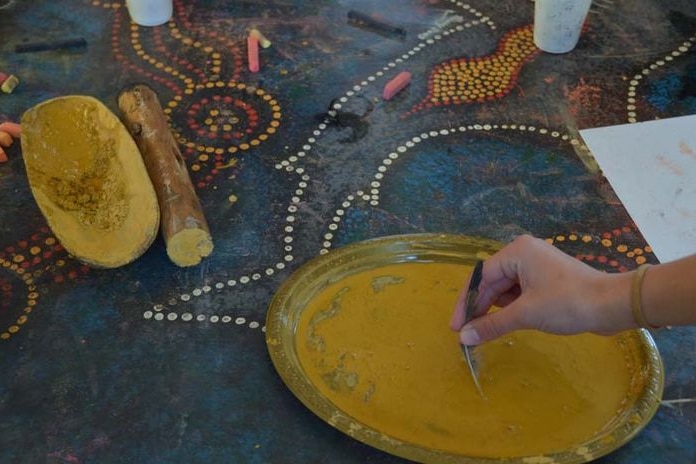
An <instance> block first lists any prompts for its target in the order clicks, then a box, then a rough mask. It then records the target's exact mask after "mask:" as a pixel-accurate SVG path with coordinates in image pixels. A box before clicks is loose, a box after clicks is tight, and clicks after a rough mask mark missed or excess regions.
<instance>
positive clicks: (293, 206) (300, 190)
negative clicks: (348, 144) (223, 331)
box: [145, 166, 310, 320]
mask: <svg viewBox="0 0 696 464" xmlns="http://www.w3.org/2000/svg"><path fill="white" fill-rule="evenodd" d="M288 171H294V172H296V173H297V174H299V175H300V176H301V177H300V181H299V182H298V184H297V189H295V192H294V195H293V196H292V198H291V200H290V205H289V206H288V208H287V211H288V215H287V216H286V217H285V222H286V224H285V227H284V229H283V230H284V232H285V235H284V236H283V239H282V240H283V243H284V248H283V250H284V251H285V255H284V256H283V259H282V260H281V261H278V262H277V263H275V264H274V265H273V266H269V267H267V268H266V269H264V270H263V272H253V273H250V274H249V275H243V276H240V277H238V278H236V279H229V280H227V281H225V282H223V281H220V282H216V283H214V284H206V285H204V286H202V287H200V288H198V287H197V288H194V289H193V290H191V292H189V293H183V294H181V295H179V297H178V301H181V302H183V303H188V302H190V301H192V300H193V299H195V298H197V297H200V296H202V295H205V294H207V293H210V292H211V291H212V290H213V289H215V290H218V291H220V290H224V289H225V288H232V287H236V286H238V285H247V284H249V283H252V282H256V281H258V280H261V279H262V278H263V277H264V276H265V277H271V276H272V275H274V274H275V273H276V271H282V270H283V269H285V267H286V266H287V264H288V263H290V262H292V261H293V260H294V259H295V257H294V256H293V255H292V250H293V242H294V240H295V239H294V236H293V233H294V231H295V227H294V225H293V224H294V223H295V221H296V219H297V217H296V213H297V205H298V204H299V203H300V201H301V198H302V196H303V195H304V192H305V189H306V188H307V185H308V184H307V182H308V181H309V179H310V177H309V176H308V175H307V174H305V173H304V169H303V168H294V167H292V166H289V169H288ZM178 301H177V299H174V298H173V299H171V300H170V301H169V305H170V306H174V305H176V304H177V303H178ZM152 309H153V310H154V311H155V312H157V313H159V314H162V313H161V311H163V310H164V305H162V304H155V305H153V307H152ZM148 314H150V317H152V312H151V311H146V312H145V316H147V315H148ZM169 314H174V316H172V317H174V318H175V319H176V313H171V312H170V313H169ZM167 317H170V316H167ZM196 317H200V315H199V316H196ZM203 317H205V316H203ZM146 318H147V317H146ZM203 320H205V319H203Z"/></svg>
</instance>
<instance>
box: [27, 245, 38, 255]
mask: <svg viewBox="0 0 696 464" xmlns="http://www.w3.org/2000/svg"><path fill="white" fill-rule="evenodd" d="M29 253H31V254H32V255H38V254H39V253H41V248H39V247H37V246H34V247H31V248H30V249H29Z"/></svg>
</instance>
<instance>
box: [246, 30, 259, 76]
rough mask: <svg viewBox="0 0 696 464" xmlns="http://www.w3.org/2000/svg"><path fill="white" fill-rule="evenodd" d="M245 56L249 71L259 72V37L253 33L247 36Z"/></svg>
mask: <svg viewBox="0 0 696 464" xmlns="http://www.w3.org/2000/svg"><path fill="white" fill-rule="evenodd" d="M247 57H248V59H249V71H251V72H259V39H257V38H256V37H254V36H253V35H250V36H248V37H247Z"/></svg>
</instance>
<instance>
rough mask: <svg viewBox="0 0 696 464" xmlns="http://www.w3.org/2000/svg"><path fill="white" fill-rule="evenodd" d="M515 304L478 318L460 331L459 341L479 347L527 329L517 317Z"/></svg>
mask: <svg viewBox="0 0 696 464" xmlns="http://www.w3.org/2000/svg"><path fill="white" fill-rule="evenodd" d="M517 314H519V313H518V311H516V310H515V304H514V303H513V304H510V305H508V306H506V307H505V309H502V310H500V311H496V312H492V313H488V314H485V315H483V316H481V317H477V318H476V319H474V320H473V321H471V322H469V323H468V324H466V325H465V326H464V327H462V329H461V330H460V331H459V341H460V342H461V343H462V345H479V344H481V343H484V342H487V341H490V340H493V339H496V338H498V337H500V336H502V335H505V334H507V333H509V332H512V331H513V330H517V329H523V328H525V326H524V324H523V323H522V320H521V319H520V318H519V317H517Z"/></svg>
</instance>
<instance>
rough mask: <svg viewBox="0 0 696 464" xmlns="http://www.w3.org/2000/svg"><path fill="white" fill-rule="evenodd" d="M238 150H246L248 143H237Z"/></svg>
mask: <svg viewBox="0 0 696 464" xmlns="http://www.w3.org/2000/svg"><path fill="white" fill-rule="evenodd" d="M239 149H240V150H248V149H249V144H248V143H243V144H241V145H239Z"/></svg>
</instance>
